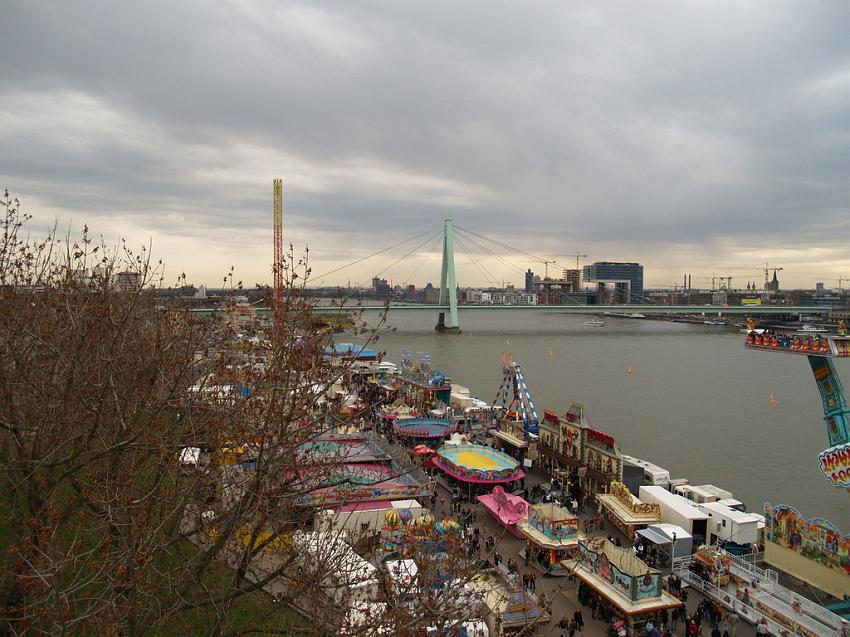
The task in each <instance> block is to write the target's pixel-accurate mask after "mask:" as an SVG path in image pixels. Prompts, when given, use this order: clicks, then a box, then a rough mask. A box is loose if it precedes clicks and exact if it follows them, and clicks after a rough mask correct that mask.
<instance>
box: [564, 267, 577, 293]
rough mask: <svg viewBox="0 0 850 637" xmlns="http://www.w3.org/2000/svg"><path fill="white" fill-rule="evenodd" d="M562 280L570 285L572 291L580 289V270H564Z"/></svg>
mask: <svg viewBox="0 0 850 637" xmlns="http://www.w3.org/2000/svg"><path fill="white" fill-rule="evenodd" d="M564 280H565V281H566V282H567V283H569V284H570V285H571V286H572V291H573V292H578V291H579V290H580V289H581V270H564Z"/></svg>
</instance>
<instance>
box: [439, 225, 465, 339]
mask: <svg viewBox="0 0 850 637" xmlns="http://www.w3.org/2000/svg"><path fill="white" fill-rule="evenodd" d="M454 234H455V230H454V224H453V222H452V220H451V219H446V220H445V221H444V222H443V264H442V267H441V268H440V303H439V304H440V305H448V306H449V317H448V322H447V321H446V313H445V312H440V314H439V316H438V318H437V325H436V326H435V327H434V329H435V330H437V331H438V332H442V333H445V334H460V322H459V321H458V317H457V278H456V276H455V239H454Z"/></svg>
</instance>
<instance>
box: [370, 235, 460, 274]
mask: <svg viewBox="0 0 850 637" xmlns="http://www.w3.org/2000/svg"><path fill="white" fill-rule="evenodd" d="M442 232H443V230H442V228H440V229H439V230H437V231H436V232H433V233H432V234H431V236H429V237H426V239H425V241H423V242H422V243H420V244H419V245H417V246H415V247H414V248H413V249H412V250H411V251H410V252H408V253H407V254H405V255H403V256H402V257H400V258H399V259H397V260H396V261H394V262H393V263H391V264H390V265H388V266H387V267H385V268H384V269H383V270H381V271H380V272H378V273H377V274H376V275H375V276H381V275H382V274H383V273H384V272H386V271H387V270H389V269H390V268H394V267H395V266H396V265H398V264H399V263H401V262H402V261H404V260H405V259H406V258H407V257H409V256H410V255H411V254H413V253H414V252H416V251H417V250H418V249H419V248H421V247H422V246H424V245H425V244H426V243H428V242H430V241H433V240H434V239H436V238H437V237H438V236H439V235H440V234H442Z"/></svg>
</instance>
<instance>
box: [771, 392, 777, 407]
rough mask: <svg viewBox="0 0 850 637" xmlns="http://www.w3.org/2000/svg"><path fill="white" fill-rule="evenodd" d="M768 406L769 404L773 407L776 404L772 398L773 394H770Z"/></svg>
mask: <svg viewBox="0 0 850 637" xmlns="http://www.w3.org/2000/svg"><path fill="white" fill-rule="evenodd" d="M770 404H771V405H775V404H776V399H775V398H774V397H773V394H771V395H770Z"/></svg>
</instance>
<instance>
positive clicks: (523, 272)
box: [464, 236, 525, 274]
mask: <svg viewBox="0 0 850 637" xmlns="http://www.w3.org/2000/svg"><path fill="white" fill-rule="evenodd" d="M464 238H465V239H466V240H467V241H469V242H470V243H472V244H473V245H475V246H477V247H478V248H479V249H480V250H482V251H483V252H484V253H486V254H488V255H490V256H491V257H493V258H494V259H497V260H498V261H501V262H502V263H503V264H504V265H506V266H508V267H509V268H512V269H513V270H516V271H517V272H519V273H520V274H525V271H524V270H523V269H522V268H518V267H517V266H515V265H514V264H513V263H511V262H510V261H507V260H506V259H505V258H504V257H502V256H501V255H500V254H497V253H496V252H493V251H492V250H491V249H490V248H487V247H485V246H483V245H481V244H480V243H478V242H477V241H476V240H475V239H473V238H472V237H470V236H465V237H464Z"/></svg>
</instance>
